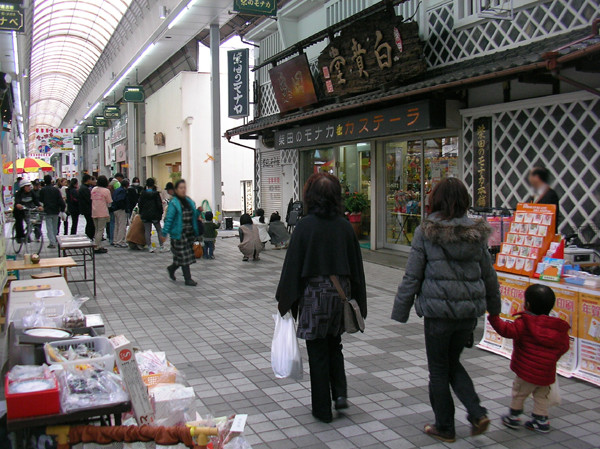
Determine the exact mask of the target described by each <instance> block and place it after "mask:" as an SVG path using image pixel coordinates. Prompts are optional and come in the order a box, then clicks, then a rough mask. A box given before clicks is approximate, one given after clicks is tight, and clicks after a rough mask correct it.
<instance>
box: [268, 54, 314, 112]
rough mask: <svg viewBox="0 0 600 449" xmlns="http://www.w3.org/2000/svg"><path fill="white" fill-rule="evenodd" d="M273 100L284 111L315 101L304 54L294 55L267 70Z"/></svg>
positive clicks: (311, 80)
mask: <svg viewBox="0 0 600 449" xmlns="http://www.w3.org/2000/svg"><path fill="white" fill-rule="evenodd" d="M269 76H270V77H271V84H272V85H273V91H274V92H275V100H277V105H278V106H279V110H280V111H281V112H282V113H284V112H288V111H292V110H294V109H299V108H302V107H304V106H308V105H311V104H314V103H316V102H317V94H316V92H315V86H314V84H313V79H312V75H311V73H310V67H309V65H308V59H307V58H306V55H305V54H302V55H299V56H296V57H295V58H293V59H290V60H289V61H286V62H284V63H282V64H280V65H278V66H277V67H273V68H272V69H271V70H269Z"/></svg>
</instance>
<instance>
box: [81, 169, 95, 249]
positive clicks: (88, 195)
mask: <svg viewBox="0 0 600 449" xmlns="http://www.w3.org/2000/svg"><path fill="white" fill-rule="evenodd" d="M95 183H96V180H95V178H94V177H93V176H90V175H88V174H87V173H86V174H85V175H83V176H82V178H81V187H79V213H80V214H81V215H83V216H84V217H85V235H87V236H88V238H90V239H93V238H94V234H95V233H96V228H95V227H94V219H93V218H92V189H93V188H94V184H95Z"/></svg>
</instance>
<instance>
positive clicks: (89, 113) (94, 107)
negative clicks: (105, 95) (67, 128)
mask: <svg viewBox="0 0 600 449" xmlns="http://www.w3.org/2000/svg"><path fill="white" fill-rule="evenodd" d="M98 106H100V102H98V103H96V104H95V105H94V106H92V108H91V109H90V110H89V111H88V113H87V114H85V115H84V116H83V119H84V120H87V118H88V117H89V116H90V115H92V112H94V111H95V110H96V108H97V107H98Z"/></svg>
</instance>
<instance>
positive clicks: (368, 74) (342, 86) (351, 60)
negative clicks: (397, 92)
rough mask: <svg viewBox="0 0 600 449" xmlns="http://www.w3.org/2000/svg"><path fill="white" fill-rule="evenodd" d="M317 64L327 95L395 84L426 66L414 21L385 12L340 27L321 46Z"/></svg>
mask: <svg viewBox="0 0 600 449" xmlns="http://www.w3.org/2000/svg"><path fill="white" fill-rule="evenodd" d="M318 67H319V72H320V73H319V77H320V81H321V83H322V85H323V88H324V89H323V90H324V91H325V94H326V95H327V96H340V95H345V94H357V93H360V92H366V91H369V90H374V89H381V88H382V87H385V86H386V85H387V86H394V85H399V84H401V83H402V82H403V81H406V80H409V79H412V78H415V77H417V76H419V75H421V74H423V73H425V70H426V68H427V67H426V64H425V60H424V58H423V43H422V42H421V40H420V38H419V26H418V24H417V23H416V22H404V21H403V18H402V17H397V16H395V15H393V14H388V13H387V12H382V13H377V14H373V15H370V16H368V17H365V18H363V19H360V20H358V21H356V22H355V23H354V24H352V25H351V26H348V27H346V28H344V29H343V30H342V31H341V32H340V34H339V35H338V36H336V37H335V38H333V39H331V41H330V43H329V45H327V47H325V49H323V51H322V52H321V54H320V56H319V60H318Z"/></svg>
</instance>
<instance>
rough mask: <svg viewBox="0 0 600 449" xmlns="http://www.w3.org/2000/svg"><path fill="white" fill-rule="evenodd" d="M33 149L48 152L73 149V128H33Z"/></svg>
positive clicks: (38, 151)
mask: <svg viewBox="0 0 600 449" xmlns="http://www.w3.org/2000/svg"><path fill="white" fill-rule="evenodd" d="M34 139H35V146H34V151H35V152H37V153H44V154H50V153H54V152H55V151H73V130H72V129H66V128H61V129H52V128H37V129H36V130H35V137H34Z"/></svg>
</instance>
